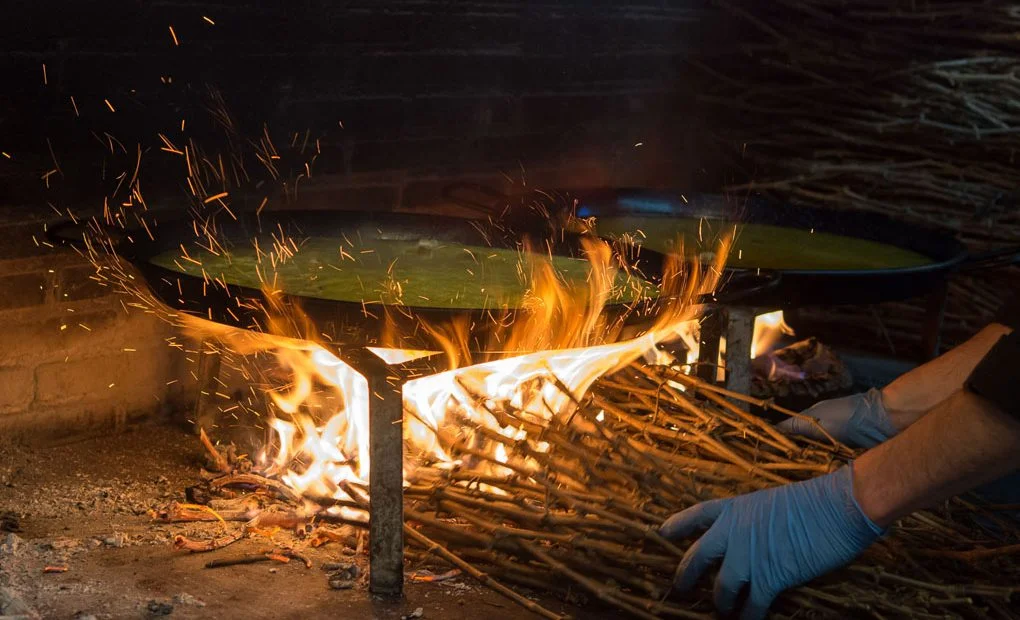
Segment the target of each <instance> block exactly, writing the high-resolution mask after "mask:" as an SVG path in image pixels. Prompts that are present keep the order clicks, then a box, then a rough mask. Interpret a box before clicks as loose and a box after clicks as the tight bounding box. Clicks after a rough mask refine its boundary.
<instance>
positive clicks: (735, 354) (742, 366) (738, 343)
mask: <svg viewBox="0 0 1020 620" xmlns="http://www.w3.org/2000/svg"><path fill="white" fill-rule="evenodd" d="M727 315H728V317H727V318H728V320H727V323H726V356H725V361H726V388H727V389H729V390H733V391H734V392H740V393H741V394H750V393H751V345H752V340H753V339H754V316H755V313H754V311H753V310H750V309H747V308H730V309H729V310H728V311H727ZM736 405H737V406H738V407H742V408H744V409H745V410H746V409H747V408H748V405H747V403H736Z"/></svg>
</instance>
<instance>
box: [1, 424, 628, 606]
mask: <svg viewBox="0 0 1020 620" xmlns="http://www.w3.org/2000/svg"><path fill="white" fill-rule="evenodd" d="M201 462H202V453H201V448H200V445H199V443H198V441H197V440H196V438H195V437H194V436H192V435H190V434H188V433H186V432H185V431H183V430H177V429H174V428H171V427H168V426H159V425H152V426H144V427H140V428H135V429H132V430H130V431H128V432H125V433H123V434H118V435H114V436H110V437H103V438H95V439H88V440H83V441H79V442H76V443H70V444H66V445H60V446H47V447H25V446H14V445H3V444H0V617H4V618H9V617H11V616H13V617H23V618H26V619H27V618H35V617H43V618H75V619H79V620H84V619H87V618H154V617H157V616H164V615H172V616H173V617H175V618H380V619H390V618H392V619H398V618H403V617H409V618H424V619H429V618H432V619H443V620H460V619H469V618H479V617H485V618H486V619H487V620H500V619H504V618H526V617H533V616H532V615H531V614H530V613H529V612H527V611H525V610H523V609H522V608H520V607H518V606H516V605H515V604H513V603H512V602H510V601H508V600H506V599H504V598H502V597H501V596H499V595H498V594H495V593H494V592H492V591H490V590H489V589H487V588H485V587H484V586H481V585H478V584H477V583H475V582H473V581H472V580H471V579H470V578H468V577H457V578H455V579H451V580H448V581H443V582H441V583H408V584H407V587H406V598H405V600H404V601H402V602H398V603H391V602H383V601H378V600H374V599H373V597H372V596H371V595H370V594H369V593H368V590H367V582H366V575H365V570H364V569H365V568H366V566H367V558H365V557H362V556H351V555H345V554H344V552H343V550H342V549H341V548H340V547H339V546H338V545H327V546H324V547H321V548H319V549H310V550H309V552H308V554H307V555H308V557H309V559H310V560H311V561H312V562H313V567H312V568H310V569H308V568H305V567H304V565H303V564H301V563H300V562H298V561H291V562H289V563H287V564H281V563H277V562H261V563H257V564H248V565H240V566H230V567H224V568H216V569H207V568H204V566H205V563H206V562H208V561H209V560H211V559H215V558H223V557H236V556H239V555H242V554H245V553H249V554H254V553H262V552H265V551H266V550H268V549H270V548H271V547H272V541H270V540H266V539H261V540H242V541H240V542H238V543H236V544H234V545H232V546H230V547H229V548H227V549H221V550H219V551H216V552H212V553H203V554H188V553H184V552H180V551H175V550H174V549H173V547H172V544H171V541H172V537H173V535H174V534H176V533H179V532H184V533H189V532H190V533H192V534H200V535H202V536H205V537H210V536H212V535H213V534H215V532H217V531H218V530H217V529H216V528H217V527H218V526H217V525H215V524H196V525H190V524H189V525H184V526H182V525H175V524H161V523H155V522H153V520H152V519H151V517H150V516H149V513H148V511H149V510H150V509H154V508H158V507H161V506H163V505H165V504H166V503H167V502H169V501H170V500H173V499H178V500H181V501H184V489H185V487H187V486H189V485H191V484H194V483H195V482H196V481H197V480H198V471H199V466H200V463H201ZM350 553H351V551H349V550H348V551H347V554H350ZM327 562H334V563H336V562H343V563H348V564H349V563H356V564H358V565H359V566H360V568H361V571H360V572H361V574H360V576H359V578H358V579H357V580H356V583H355V586H354V588H352V589H347V590H335V589H332V588H331V587H330V586H329V576H328V574H327V573H326V572H324V571H323V570H322V564H324V563H327ZM47 567H57V568H63V567H66V572H47V570H46V569H47ZM416 568H417V567H414V566H408V572H411V571H412V570H415V569H416ZM522 592H524V593H525V594H529V593H528V592H526V591H523V590H522ZM535 598H536V600H540V601H541V602H542V604H543V605H545V606H547V607H549V608H551V609H554V610H557V611H562V612H564V613H569V614H571V615H573V616H574V617H581V618H609V617H614V616H613V614H611V613H605V614H599V613H596V612H594V611H591V612H589V611H585V610H579V609H577V608H573V607H570V606H568V605H566V604H565V603H562V602H560V601H557V600H554V599H553V600H551V599H549V598H548V597H541V596H538V595H536V596H535ZM5 614H6V615H5Z"/></svg>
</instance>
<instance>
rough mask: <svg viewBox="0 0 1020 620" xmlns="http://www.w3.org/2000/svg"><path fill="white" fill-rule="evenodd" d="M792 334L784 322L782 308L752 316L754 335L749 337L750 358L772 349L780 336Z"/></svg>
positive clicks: (791, 329) (791, 330)
mask: <svg viewBox="0 0 1020 620" xmlns="http://www.w3.org/2000/svg"><path fill="white" fill-rule="evenodd" d="M784 335H786V336H792V335H793V328H792V327H790V326H789V325H787V324H786V320H785V318H784V317H783V311H782V310H776V311H775V312H768V313H766V314H759V315H758V316H756V317H754V336H753V337H752V338H751V359H754V358H756V357H758V356H759V355H763V354H765V353H768V352H769V351H771V350H772V348H773V347H774V346H775V345H776V343H777V342H779V339H780V338H781V337H782V336H784Z"/></svg>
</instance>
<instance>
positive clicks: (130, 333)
mask: <svg viewBox="0 0 1020 620" xmlns="http://www.w3.org/2000/svg"><path fill="white" fill-rule="evenodd" d="M96 305H97V306H99V307H100V308H102V307H103V305H105V306H106V308H105V309H89V310H81V309H79V310H78V311H77V312H60V313H59V314H58V315H56V316H51V317H50V318H39V317H36V316H30V317H25V319H24V320H23V321H22V322H10V321H9V322H8V323H7V324H6V325H5V329H4V333H3V335H2V336H0V365H10V364H14V363H16V362H24V361H25V360H37V361H48V360H53V359H63V358H64V357H68V356H70V357H71V358H76V357H81V356H84V355H89V354H95V353H96V352H101V351H119V350H120V349H121V348H125V347H127V348H137V349H141V348H143V347H146V346H151V345H152V343H153V342H160V341H161V340H162V339H163V338H165V337H167V336H168V335H169V334H170V333H171V330H170V327H169V326H168V325H167V324H166V323H164V322H163V321H161V320H159V319H157V318H155V317H153V316H150V315H147V314H144V313H143V312H141V311H134V310H132V312H130V313H129V314H125V313H124V311H123V309H122V308H121V307H120V304H117V305H116V306H113V305H112V302H111V301H103V302H101V303H97V304H96ZM57 308H58V310H63V308H61V307H60V306H58V307H57ZM83 325H84V326H85V327H82V326H83ZM62 328H63V329H62ZM86 328H88V329H86Z"/></svg>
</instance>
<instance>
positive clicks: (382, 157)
mask: <svg viewBox="0 0 1020 620" xmlns="http://www.w3.org/2000/svg"><path fill="white" fill-rule="evenodd" d="M468 152H469V151H468V149H467V148H466V143H465V141H464V140H456V139H446V138H438V139H428V140H399V141H390V142H365V143H358V145H357V146H356V147H355V149H354V160H353V162H352V169H353V171H354V172H372V171H376V170H398V169H422V168H429V167H437V166H444V165H453V164H459V163H462V161H463V159H464V158H465V156H466V155H467V153H468Z"/></svg>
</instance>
